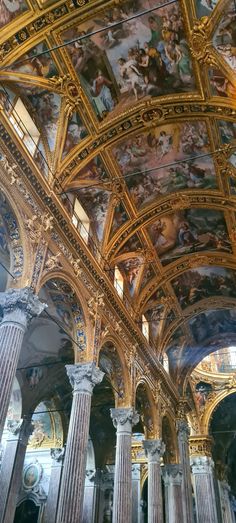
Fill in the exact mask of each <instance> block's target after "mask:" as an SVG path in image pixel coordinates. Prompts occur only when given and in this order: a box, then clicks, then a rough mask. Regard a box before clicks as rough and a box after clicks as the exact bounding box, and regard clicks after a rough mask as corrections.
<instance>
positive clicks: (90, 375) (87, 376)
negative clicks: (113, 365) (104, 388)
mask: <svg viewBox="0 0 236 523" xmlns="http://www.w3.org/2000/svg"><path fill="white" fill-rule="evenodd" d="M66 371H67V375H68V378H69V380H70V384H71V386H72V387H73V390H74V392H81V393H82V392H84V393H87V394H92V392H93V388H94V387H95V385H98V384H99V383H101V381H102V379H103V376H104V372H102V371H101V370H100V369H99V368H98V367H96V365H95V363H83V364H81V363H77V364H75V365H66Z"/></svg>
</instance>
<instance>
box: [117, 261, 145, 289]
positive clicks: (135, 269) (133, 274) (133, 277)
mask: <svg viewBox="0 0 236 523" xmlns="http://www.w3.org/2000/svg"><path fill="white" fill-rule="evenodd" d="M118 267H119V269H121V272H122V273H123V274H124V275H125V281H126V283H127V287H128V290H129V293H130V295H131V296H133V295H134V292H135V289H136V286H137V283H138V280H139V276H140V273H141V271H142V269H143V258H141V257H138V258H129V259H127V260H125V261H123V262H120V263H119V264H118Z"/></svg>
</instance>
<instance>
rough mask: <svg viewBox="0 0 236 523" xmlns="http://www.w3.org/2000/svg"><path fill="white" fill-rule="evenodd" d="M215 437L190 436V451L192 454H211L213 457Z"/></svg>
mask: <svg viewBox="0 0 236 523" xmlns="http://www.w3.org/2000/svg"><path fill="white" fill-rule="evenodd" d="M212 443H213V439H212V437H211V436H204V435H203V436H190V438H189V453H190V456H209V457H211V451H212Z"/></svg>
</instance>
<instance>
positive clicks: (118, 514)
mask: <svg viewBox="0 0 236 523" xmlns="http://www.w3.org/2000/svg"><path fill="white" fill-rule="evenodd" d="M111 417H112V421H113V424H114V426H115V428H116V461H115V478H114V497H113V516H112V521H113V523H131V521H132V458H131V438H132V426H133V425H136V424H137V423H138V420H139V415H138V414H137V412H135V410H134V409H133V408H120V409H111Z"/></svg>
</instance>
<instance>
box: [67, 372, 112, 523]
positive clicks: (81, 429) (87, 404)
mask: <svg viewBox="0 0 236 523" xmlns="http://www.w3.org/2000/svg"><path fill="white" fill-rule="evenodd" d="M66 370H67V374H68V377H69V380H70V383H71V386H72V387H73V402H72V409H71V415H70V423H69V430H68V437H67V443H66V453H65V460H64V469H63V474H62V481H61V489H60V499H59V506H58V515H57V523H79V522H81V521H82V513H83V499H84V483H85V471H86V458H87V445H88V437H89V422H90V410H91V396H92V392H93V388H94V386H95V385H97V384H98V383H100V382H101V381H102V379H103V376H104V373H103V372H101V371H100V369H99V368H98V367H96V365H95V363H84V364H76V365H66Z"/></svg>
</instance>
